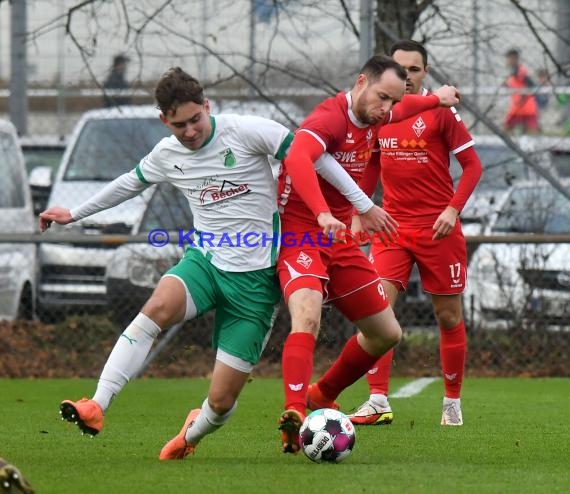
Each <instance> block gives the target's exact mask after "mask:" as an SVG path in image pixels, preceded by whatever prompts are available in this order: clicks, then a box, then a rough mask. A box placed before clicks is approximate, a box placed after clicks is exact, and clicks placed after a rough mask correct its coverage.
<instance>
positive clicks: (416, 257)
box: [370, 221, 467, 295]
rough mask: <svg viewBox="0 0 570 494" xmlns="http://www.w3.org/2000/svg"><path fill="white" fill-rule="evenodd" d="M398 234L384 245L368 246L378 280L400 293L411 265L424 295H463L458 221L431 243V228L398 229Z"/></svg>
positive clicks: (464, 271)
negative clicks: (390, 284) (396, 288)
mask: <svg viewBox="0 0 570 494" xmlns="http://www.w3.org/2000/svg"><path fill="white" fill-rule="evenodd" d="M398 232H399V234H400V236H399V237H397V238H396V239H394V240H392V241H391V242H390V243H388V245H383V244H381V243H379V242H373V243H372V247H371V250H370V260H371V261H372V263H373V264H374V266H375V268H376V271H377V272H378V274H379V275H380V277H381V278H382V279H384V280H387V281H390V282H392V283H393V284H394V285H396V286H397V287H398V289H399V290H400V291H404V290H406V289H407V288H408V281H409V279H410V273H411V271H412V267H413V265H414V263H415V264H417V266H418V270H419V272H420V278H421V280H422V286H423V288H424V290H425V291H426V292H428V293H432V294H434V295H455V294H458V293H462V292H463V290H464V289H465V283H466V282H467V246H466V243H465V237H464V236H463V232H462V231H461V224H460V222H459V221H457V222H456V223H455V228H454V229H453V231H452V232H451V233H450V234H449V235H448V236H447V237H445V238H442V239H440V240H432V237H433V233H434V232H433V230H432V228H431V227H427V228H405V227H404V228H402V227H400V228H398Z"/></svg>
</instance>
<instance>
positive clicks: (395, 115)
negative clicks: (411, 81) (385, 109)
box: [384, 94, 439, 124]
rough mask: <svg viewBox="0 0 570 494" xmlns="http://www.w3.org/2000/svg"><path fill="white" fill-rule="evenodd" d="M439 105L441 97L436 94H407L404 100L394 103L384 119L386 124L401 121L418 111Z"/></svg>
mask: <svg viewBox="0 0 570 494" xmlns="http://www.w3.org/2000/svg"><path fill="white" fill-rule="evenodd" d="M438 106H439V97H438V96H437V95H435V94H428V95H427V96H421V95H419V94H405V95H404V97H403V98H402V101H400V102H399V103H397V104H396V105H394V108H392V111H390V113H389V114H388V116H387V117H386V119H385V120H384V124H389V123H395V122H400V121H401V120H405V119H406V118H410V117H413V116H414V115H417V114H418V113H421V112H423V111H426V110H431V109H432V108H437V107H438Z"/></svg>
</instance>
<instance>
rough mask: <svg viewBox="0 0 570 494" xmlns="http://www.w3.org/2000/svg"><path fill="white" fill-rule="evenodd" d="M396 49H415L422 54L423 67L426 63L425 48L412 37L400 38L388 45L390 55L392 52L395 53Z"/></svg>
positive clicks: (392, 54)
mask: <svg viewBox="0 0 570 494" xmlns="http://www.w3.org/2000/svg"><path fill="white" fill-rule="evenodd" d="M397 50H402V51H417V52H418V53H419V54H420V55H421V56H422V61H423V63H424V67H425V66H426V65H427V64H428V53H427V50H426V49H425V48H424V45H422V44H421V43H419V42H418V41H414V40H413V39H401V40H400V41H396V42H395V43H394V44H393V45H392V46H391V47H390V56H394V53H396V51H397Z"/></svg>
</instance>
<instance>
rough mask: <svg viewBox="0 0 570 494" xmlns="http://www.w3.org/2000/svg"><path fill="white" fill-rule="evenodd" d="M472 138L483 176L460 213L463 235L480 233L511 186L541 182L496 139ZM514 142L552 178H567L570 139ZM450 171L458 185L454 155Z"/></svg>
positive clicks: (537, 138) (531, 138) (523, 138)
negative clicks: (517, 183)
mask: <svg viewBox="0 0 570 494" xmlns="http://www.w3.org/2000/svg"><path fill="white" fill-rule="evenodd" d="M473 139H474V140H475V149H476V150H477V153H478V155H479V157H480V159H481V163H482V165H483V175H482V177H481V180H480V181H479V183H478V184H477V187H476V189H475V191H474V192H473V194H472V195H471V197H470V198H469V200H468V201H467V204H465V207H464V208H463V211H462V212H461V224H462V226H463V232H464V233H465V234H466V235H478V234H481V233H483V231H484V230H485V227H486V226H487V224H488V222H489V220H490V218H491V216H492V215H493V213H494V212H495V210H496V208H497V205H498V204H499V203H500V202H501V200H502V197H503V195H504V194H505V192H506V191H507V190H508V189H509V187H510V186H511V185H513V184H514V183H516V182H518V181H524V180H539V179H540V175H538V174H537V172H536V171H534V170H533V169H532V168H531V167H530V166H529V165H528V164H526V163H525V162H524V161H523V159H522V158H521V157H520V156H519V155H518V154H517V153H515V152H514V151H513V150H512V149H510V148H509V147H508V146H507V145H506V144H505V142H504V141H503V140H502V139H501V138H500V137H499V136H496V135H481V136H474V137H473ZM514 139H515V142H516V143H517V144H518V145H519V146H520V147H521V149H522V150H523V151H525V152H526V153H527V154H528V156H529V157H530V158H532V159H534V160H535V161H536V162H537V163H538V164H539V165H540V166H541V167H542V168H543V169H545V170H547V171H548V172H550V173H551V174H552V175H553V176H554V177H555V178H561V177H564V176H565V175H564V173H566V176H570V138H563V137H543V136H520V137H515V138H514ZM450 169H451V176H452V177H453V181H454V183H455V185H457V183H458V181H459V178H460V177H461V167H460V165H459V163H458V162H457V160H456V159H455V158H454V157H453V156H452V160H451V167H450Z"/></svg>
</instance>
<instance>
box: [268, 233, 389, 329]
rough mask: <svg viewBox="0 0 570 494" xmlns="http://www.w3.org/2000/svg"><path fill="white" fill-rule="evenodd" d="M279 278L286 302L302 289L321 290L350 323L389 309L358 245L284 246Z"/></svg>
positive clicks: (280, 259)
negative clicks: (292, 294)
mask: <svg viewBox="0 0 570 494" xmlns="http://www.w3.org/2000/svg"><path fill="white" fill-rule="evenodd" d="M315 238H316V237H315ZM277 275H278V276H279V282H280V284H281V289H282V291H283V296H284V297H285V302H287V300H288V299H289V296H290V295H291V293H293V292H295V291H296V290H299V289H300V288H311V289H314V290H320V291H321V293H323V296H324V298H325V303H327V302H330V303H332V304H333V305H334V306H335V307H336V308H337V309H338V310H340V312H341V313H342V314H344V315H345V316H346V317H347V318H348V319H349V320H350V321H357V320H358V319H362V318H363V317H368V316H371V315H373V314H376V313H378V312H382V311H383V310H384V309H386V308H387V307H388V306H389V302H388V299H387V297H386V294H385V293H384V289H383V287H382V282H381V281H380V278H379V277H378V273H377V272H376V271H375V270H374V267H373V266H372V264H371V263H370V261H369V260H368V259H367V258H366V256H365V255H364V254H363V253H362V251H361V250H360V249H359V247H358V246H357V245H356V244H355V243H348V244H342V243H338V242H334V243H332V245H330V246H323V245H319V243H318V242H317V241H315V242H314V245H307V243H306V242H305V243H304V244H303V245H302V246H299V245H290V246H288V245H282V246H281V251H280V253H279V259H278V260H277Z"/></svg>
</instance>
